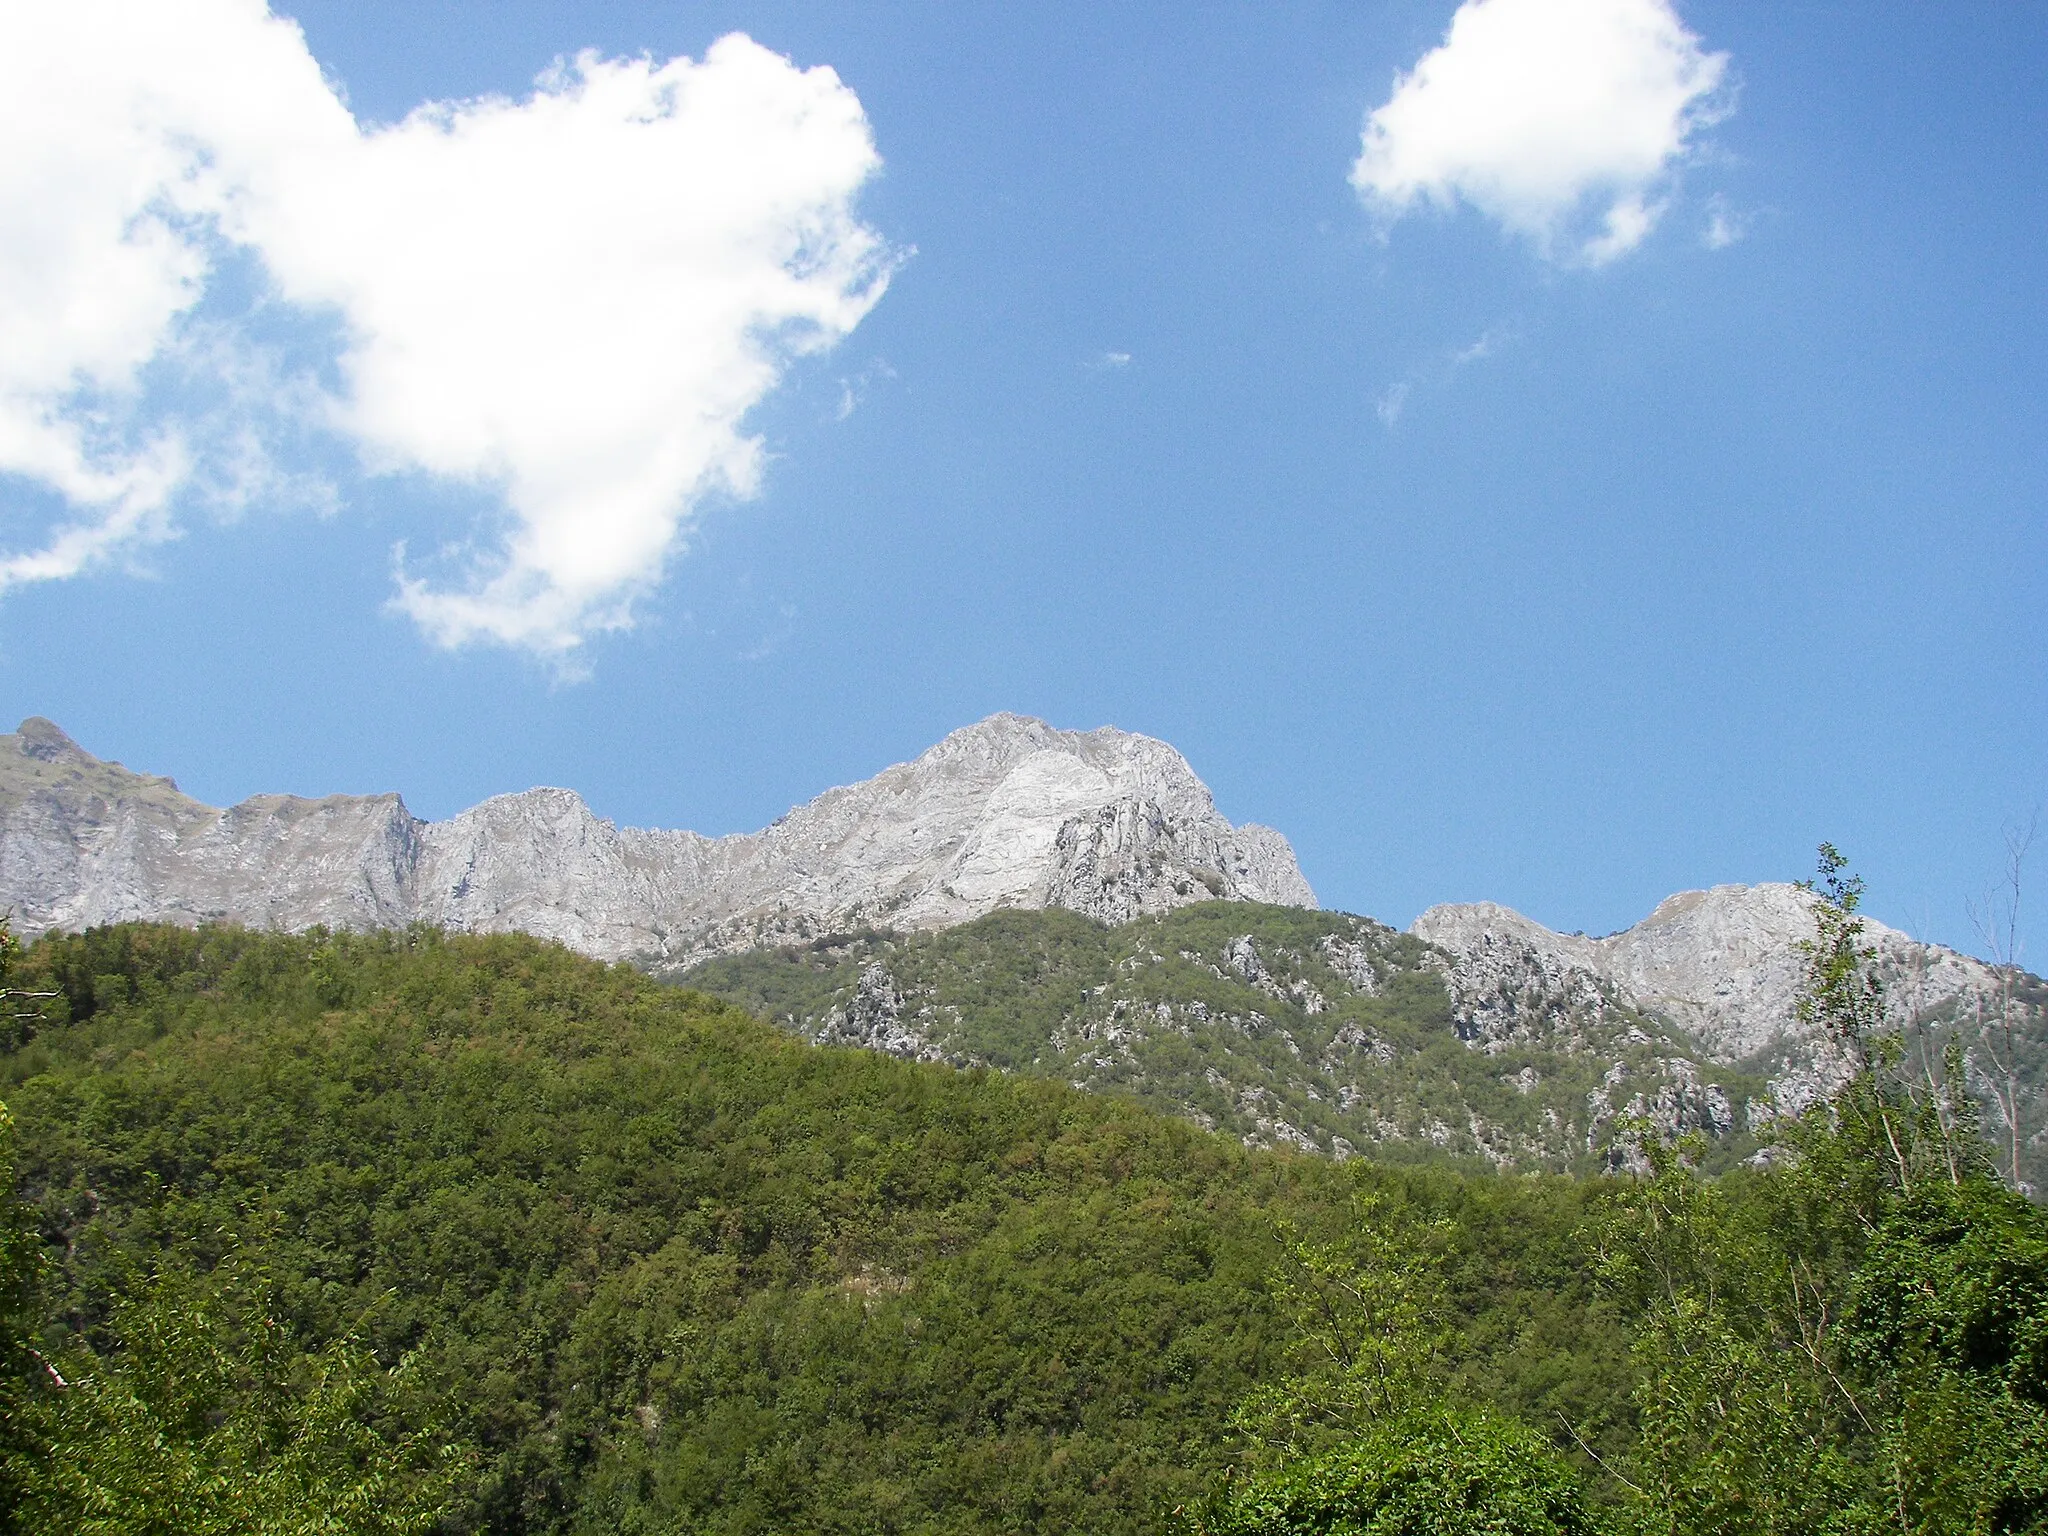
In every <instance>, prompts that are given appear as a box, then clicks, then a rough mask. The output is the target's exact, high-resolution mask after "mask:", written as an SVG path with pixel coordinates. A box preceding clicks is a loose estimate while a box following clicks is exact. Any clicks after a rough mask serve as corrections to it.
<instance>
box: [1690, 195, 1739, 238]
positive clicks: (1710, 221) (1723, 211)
mask: <svg viewBox="0 0 2048 1536" xmlns="http://www.w3.org/2000/svg"><path fill="white" fill-rule="evenodd" d="M1748 233H1749V220H1748V219H1747V218H1745V217H1744V216H1743V215H1742V214H1739V213H1737V212H1736V211H1735V210H1734V209H1733V208H1731V207H1730V206H1729V204H1728V200H1727V199H1726V198H1725V197H1722V196H1721V195H1720V194H1718V193H1716V194H1715V195H1714V196H1713V197H1710V198H1708V199H1707V227H1706V229H1705V231H1704V232H1703V233H1702V234H1701V235H1700V240H1701V242H1702V243H1703V244H1704V245H1705V246H1706V248H1707V249H1708V250H1710V251H1723V250H1726V249H1727V248H1728V247H1729V246H1731V245H1733V244H1734V243H1735V242H1736V241H1738V240H1740V239H1741V238H1742V237H1743V236H1744V235H1746V234H1748Z"/></svg>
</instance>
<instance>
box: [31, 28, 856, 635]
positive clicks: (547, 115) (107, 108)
mask: <svg viewBox="0 0 2048 1536" xmlns="http://www.w3.org/2000/svg"><path fill="white" fill-rule="evenodd" d="M0 146H4V149H0V470H4V471H10V472H12V473H13V474H14V475H17V476H20V477H25V478H26V479H27V480H30V481H34V482H39V483H40V484H41V485H43V486H45V487H47V488H48V489H49V490H51V491H54V492H55V493H56V494H57V496H58V497H59V498H61V500H62V502H63V504H64V505H65V507H66V508H67V511H66V512H65V514H64V516H63V518H62V520H61V524H60V526H57V527H54V528H52V529H50V530H47V531H46V532H45V533H44V534H43V535H42V539H41V543H40V546H39V547H36V548H32V549H31V550H29V551H28V552H27V553H23V554H17V555H14V556H11V557H6V558H4V559H0V585H5V584H8V583H14V582H20V581H24V580H32V579H39V578H49V577H59V576H64V575H69V574H73V573H75V572H77V571H79V570H81V569H84V568H85V567H86V566H87V565H89V564H91V563H93V562H94V561H96V560H100V559H104V558H107V557H109V556H111V555H114V554H116V553H118V552H120V551H122V550H124V549H129V548H133V547H134V546H135V545H136V544H137V543H138V542H141V541H146V540H147V539H149V538H152V537H162V536H164V535H165V534H166V533H167V532H169V531H170V530H171V528H172V526H173V518H174V514H175V512H176V511H177V509H178V508H179V507H180V505H181V504H182V503H183V502H184V501H186V500H189V499H190V498H191V497H192V495H193V494H194V492H195V487H198V486H200V485H202V484H205V483H210V482H217V481H218V480H220V479H221V477H222V475H223V473H224V471H223V470H222V469H221V468H220V467H219V466H218V465H216V466H213V467H212V468H211V469H209V468H208V466H207V465H206V464H205V462H204V461H205V459H206V458H207V456H208V455H209V454H216V455H217V454H218V453H219V445H220V444H222V443H227V444H231V445H233V448H234V452H235V454H237V455H239V456H240V458H241V459H242V460H243V461H244V462H243V465H242V467H241V468H240V469H235V470H229V471H226V472H225V473H227V474H228V476H229V478H232V479H234V481H235V483H236V485H237V486H239V487H241V488H242V492H243V494H239V495H238V496H236V497H231V498H229V499H231V500H246V499H247V495H246V491H247V488H248V487H249V486H251V485H254V486H257V487H259V488H260V487H262V486H265V485H271V484H274V483H276V477H275V476H274V475H273V474H272V473H271V472H270V471H269V470H267V469H264V468H260V467H259V468H258V469H256V470H254V471H251V470H249V469H248V467H247V464H246V460H247V459H248V457H249V456H250V455H251V454H252V453H254V452H256V448H255V447H253V446H252V445H260V444H261V443H262V442H263V441H264V440H265V439H266V436H275V435H277V432H278V430H279V420H280V418H281V417H288V418H289V422H288V425H289V426H290V427H292V428H294V429H303V428H304V427H306V426H308V425H314V426H317V427H318V428H320V429H321V430H324V431H328V432H333V433H337V434H339V435H340V436H341V438H342V439H343V440H344V441H346V442H347V443H349V444H350V445H351V446H352V447H353V448H354V450H355V451H356V452H357V454H358V455H359V456H360V458H361V460H362V462H363V464H364V465H365V467H367V468H368V469H369V470H370V471H372V472H373V473H403V472H415V473H424V474H426V475H429V476H435V477H441V478H443V479H445V480H447V481H451V482H456V483H460V484H465V485H470V486H474V487H478V488H481V489H482V490H484V491H486V492H487V493H489V495H490V496H491V497H492V498H493V500H494V502H495V504H496V505H497V506H498V507H499V509H500V514H501V516H500V522H501V526H500V527H499V528H497V529H496V530H495V532H494V534H492V535H491V536H488V537H486V539H485V540H484V542H483V543H482V544H481V545H476V544H471V543H464V544H463V545H462V548H463V550H464V551H465V553H464V554H463V556H462V557H461V560H460V562H459V563H460V565H461V567H462V568H461V569H460V570H459V571H457V572H456V573H455V575H454V577H453V579H452V582H451V583H450V584H447V585H435V584H433V583H432V582H431V581H429V580H428V579H425V578H422V577H418V576H403V577H402V578H401V584H400V594H399V598H398V601H399V602H400V604H401V605H402V606H403V607H404V608H405V609H406V610H407V611H409V612H410V613H411V614H412V615H413V616H414V617H415V618H416V619H417V620H418V621H419V622H420V623H421V625H422V626H423V627H425V629H426V630H427V631H428V632H429V633H430V634H431V635H433V636H434V637H435V638H436V639H438V640H440V641H442V642H444V643H448V644H460V643H462V642H465V641H469V640H473V639H479V638H484V639H492V640H497V641H502V642H506V643H510V644H515V645H522V646H526V647H530V648H532V649H535V650H538V651H542V652H546V653H554V654H558V655H559V654H562V653H565V652H567V651H569V650H571V649H572V648H573V647H575V646H576V645H577V644H579V643H580V642H581V640H582V639H583V638H584V637H585V636H587V635H588V634H589V633H591V632H592V631H593V630H595V629H601V628H605V627H612V626H618V625H622V624H624V623H627V622H629V619H630V610H631V604H632V602H633V600H634V598H635V597H637V596H638V595H640V594H642V593H644V592H645V591H646V590H647V588H648V587H649V586H650V585H651V584H652V583H653V582H655V581H656V580H658V579H659V576H660V574H661V571H662V567H663V563H664V561H665V560H666V559H667V558H668V557H669V556H670V555H671V554H672V553H673V551H674V550H675V548H676V547H677V544H678V542H679V540H680V538H681V536H682V535H683V533H684V532H685V530H686V528H687V524H688V521H689V518H690V516H691V512H692V509H693V508H694V507H695V506H696V505H697V504H698V503H699V501H700V499H701V498H702V497H703V496H704V495H705V494H706V493H708V492H711V491H714V490H721V489H722V490H727V491H730V492H733V493H736V494H742V495H743V494H746V493H748V492H749V491H750V490H751V489H752V488H753V487H754V485H755V482H756V478H757V476H758V473H759V464H760V445H759V443H758V440H757V439H755V438H754V437H752V436H750V435H749V433H748V431H747V428H746V424H745V423H746V417H747V414H748V412H749V411H750V410H751V409H752V408H753V407H754V406H756V405H757V404H758V403H759V402H760V401H761V400H762V399H763V398H764V396H765V395H766V394H767V393H768V392H769V391H770V390H771V389H772V388H773V387H774V386H775V384H776V383H777V381H778V379H779V377H780V376H781V373H782V371H783V369H784V368H785V366H786V365H787V363H788V361H789V360H790V359H791V358H792V357H793V356H795V355H797V354H800V353H802V352H804V351H807V350H815V349H817V348H821V347H825V346H829V345H831V344H832V343H833V342H835V341H837V340H838V339H840V338H841V337H843V336H845V335H846V334H847V333H848V332H849V331H850V330H851V329H852V328H853V327H854V326H855V325H856V324H858V323H859V321H860V320H861V318H862V317H863V316H864V315H865V314H866V313H867V311H868V310H869V308H870V307H872V305H873V304H874V303H875V301H876V300H877V299H878V298H879V297H880V296H881V293H882V289H883V287H884V285H885V283H886V281H887V278H888V273H889V260H890V258H889V253H888V252H887V250H886V248H885V247H884V245H883V242H882V241H881V240H880V238H879V237H878V236H877V235H876V234H875V233H874V232H873V231H872V230H870V229H869V228H867V227H866V226H864V225H863V224H862V223H861V222H860V221H859V220H858V218H857V217H856V215H855V213H854V208H853V203H854V199H855V197H856V195H857V193H858V192H859V190H860V189H861V187H862V186H863V184H864V183H865V182H866V181H867V180H868V179H869V178H870V177H871V176H872V175H873V174H874V172H875V171H876V169H877V168H878V166H879V163H880V162H879V160H878V158H877V156H876V153H875V148H874V144H873V139H872V137H871V135H870V133H869V131H868V126H867V122H866V119H865V117H864V115H863V113H862V111H861V106H860V103H859V101H858V100H857V99H856V97H855V96H854V94H853V92H852V91H851V90H849V89H848V88H847V87H846V86H845V85H844V84H842V83H841V82H840V80H839V79H838V77H837V76H836V75H834V74H833V73H832V71H831V70H829V69H825V68H814V69H809V70H800V69H798V68H797V67H796V66H794V65H793V64H791V63H790V62H789V61H788V60H786V59H783V58H781V57H779V56H777V55H775V54H773V53H771V52H769V51H768V50H766V49H764V48H762V47H760V46H759V45H757V44H755V43H753V42H751V41H750V40H748V39H747V38H745V37H741V36H738V35H734V36H730V37H727V38H725V39H723V40H721V41H720V42H718V43H716V44H714V45H713V46H712V47H711V48H710V49H709V50H708V51H707V52H706V54H705V56H704V58H703V59H702V61H701V62H699V61H693V60H690V59H675V60H670V61H668V62H665V63H658V62H656V61H653V60H650V59H644V58H643V59H627V60H607V59H603V58H600V57H597V56H596V55H594V54H585V55H583V56H581V57H579V58H577V59H575V60H574V61H572V62H568V63H565V64H562V65H558V66H557V67H556V68H555V69H554V70H552V71H551V72H550V73H549V74H548V75H546V76H544V77H543V78H542V79H541V80H540V81H539V82H538V84H537V86H536V88H535V90H534V92H533V93H532V94H531V95H530V96H529V97H527V98H526V99H524V100H521V101H510V100H503V99H488V100H481V101H470V102H460V103H453V104H431V105H428V106H424V107H421V108H420V109H419V110H417V111H415V112H414V113H412V114H411V115H410V116H409V117H407V118H406V119H405V120H404V121H402V122H399V123H397V124H394V125H390V126H385V127H376V128H364V127H362V126H360V125H359V124H358V123H357V122H356V121H355V119H354V118H353V117H352V116H351V115H350V113H349V111H348V109H347V108H346V106H345V105H344V104H343V102H342V101H341V100H340V98H339V97H338V96H337V95H336V93H335V91H334V90H333V89H332V88H331V87H330V86H329V84H328V83H327V82H326V81H325V80H323V78H322V76H321V73H320V69H319V66H318V65H317V63H316V62H315V61H314V59H313V58H312V56H311V54H310V53H309V52H308V51H307V48H306V45H305V41H304V39H303V37H302V36H301V34H300V33H299V31H298V29H297V27H296V26H294V25H293V24H291V23H290V22H288V21H284V20H280V19H278V18H275V17H272V16H271V15H270V14H269V13H268V11H267V9H266V7H265V6H264V4H263V3H262V0H66V3H65V4H64V5H61V6H54V5H35V4H30V3H26V0H4V3H0ZM252 283H253V290H254V291H253V294H252V293H251V292H250V289H251V288H252ZM238 286H239V289H240V290H241V291H240V293H239V297H238V296H237V293H236V290H237V288H238ZM216 310H217V311H220V312H219V313H215V312H214V311H216ZM280 314H284V315H287V316H297V317H301V318H302V319H304V320H306V321H308V322H310V323H311V325H312V329H311V330H310V331H309V330H308V329H307V328H306V327H304V326H302V327H301V328H300V329H299V331H298V333H297V334H298V335H299V336H300V338H301V344H300V346H299V348H298V351H299V352H300V353H303V351H304V345H303V338H304V337H305V336H306V335H309V334H311V335H318V334H320V327H321V326H323V325H324V327H325V330H326V332H327V334H328V335H329V336H330V338H331V343H330V348H329V350H328V353H327V355H326V357H325V358H324V359H322V360H316V361H315V362H313V363H310V364H309V363H307V361H306V359H305V358H304V357H302V356H300V357H297V358H296V359H294V358H291V357H287V356H286V355H285V354H284V353H282V352H280V351H279V350H278V349H277V348H276V347H275V346H274V345H273V344H272V343H271V342H270V341H267V340H265V339H263V338H265V337H266V336H269V335H272V334H274V333H275V331H276V330H277V325H276V321H277V318H278V316H279V315H280ZM322 362H324V365H325V367H324V372H323V368H322V366H321V364H322ZM195 380H197V381H199V382H201V383H203V384H204V385H206V386H207V387H205V388H194V387H192V386H193V385H194V382H195ZM251 380H256V381H259V384H260V387H255V388H252V387H250V382H249V381H251ZM200 397H204V398H205V399H206V400H207V401H208V402H209V404H208V405H207V406H206V408H205V410H204V411H203V412H201V411H200V410H199V409H198V408H197V407H195V406H194V405H193V403H192V402H193V401H194V399H196V398H200ZM9 499H10V500H12V501H14V502H16V503H17V505H16V507H15V508H13V509H11V510H13V511H15V512H16V513H19V512H20V511H21V508H22V505H23V504H25V503H26V502H28V501H29V500H32V498H23V497H19V496H14V497H10V498H9ZM463 532H464V533H465V534H466V533H467V532H468V530H463ZM9 537H10V538H11V539H12V540H14V541H15V542H17V543H19V542H20V535H19V532H18V531H13V532H10V535H9Z"/></svg>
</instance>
